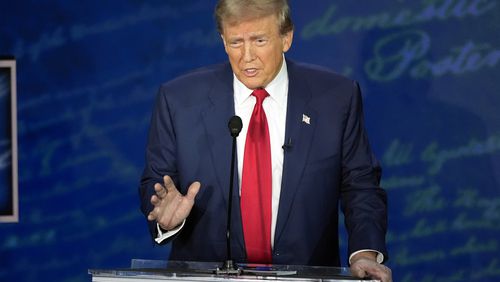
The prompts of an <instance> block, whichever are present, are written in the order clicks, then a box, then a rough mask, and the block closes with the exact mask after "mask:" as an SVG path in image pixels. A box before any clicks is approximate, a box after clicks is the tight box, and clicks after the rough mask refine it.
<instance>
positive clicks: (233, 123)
mask: <svg viewBox="0 0 500 282" xmlns="http://www.w3.org/2000/svg"><path fill="white" fill-rule="evenodd" d="M227 126H228V127H229V132H230V133H231V136H232V137H238V135H239V134H240V132H241V128H243V122H242V121H241V118H240V117H239V116H233V117H232V118H231V119H229V123H228V125H227Z"/></svg>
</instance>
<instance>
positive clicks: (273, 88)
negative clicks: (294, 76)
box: [233, 56, 288, 105]
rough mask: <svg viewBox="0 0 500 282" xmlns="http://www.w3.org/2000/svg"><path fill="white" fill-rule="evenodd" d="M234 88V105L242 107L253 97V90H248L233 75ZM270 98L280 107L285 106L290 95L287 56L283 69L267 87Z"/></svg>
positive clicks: (282, 65)
mask: <svg viewBox="0 0 500 282" xmlns="http://www.w3.org/2000/svg"><path fill="white" fill-rule="evenodd" d="M233 78H234V79H233V88H234V103H235V104H236V105H241V104H243V103H245V101H246V100H247V99H248V98H249V97H250V96H251V95H252V92H253V90H252V89H248V88H247V87H246V86H245V85H244V84H243V83H242V82H241V81H240V80H239V79H238V78H237V77H236V75H235V74H234V73H233ZM265 89H266V91H267V93H269V96H270V97H271V98H272V99H273V100H275V101H276V102H277V103H278V104H279V105H283V104H284V101H286V96H287V94H288V70H287V66H286V60H285V56H283V63H282V64H281V69H280V71H279V72H278V74H277V75H276V77H275V78H274V79H273V80H272V81H271V82H270V83H269V84H268V85H267V86H266V87H265Z"/></svg>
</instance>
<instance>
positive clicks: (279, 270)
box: [89, 259, 378, 282]
mask: <svg viewBox="0 0 500 282" xmlns="http://www.w3.org/2000/svg"><path fill="white" fill-rule="evenodd" d="M221 265H222V263H220V262H191V261H164V260H141V259H133V260H132V263H131V267H130V268H126V269H104V270H102V269H90V270H89V274H90V275H92V281H94V282H113V281H117V282H152V281H197V282H199V281H226V282H227V281H238V282H240V281H249V282H255V281H269V280H275V281H329V282H352V281H364V282H367V281H373V282H375V281H378V280H369V279H368V280H367V279H360V278H354V277H352V276H351V275H350V273H349V269H348V268H345V267H320V266H299V265H272V266H269V265H253V264H238V267H239V269H241V274H239V275H228V274H222V275H221V274H219V275H217V274H216V269H217V268H218V267H220V266H221Z"/></svg>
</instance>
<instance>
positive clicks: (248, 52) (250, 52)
mask: <svg viewBox="0 0 500 282" xmlns="http://www.w3.org/2000/svg"><path fill="white" fill-rule="evenodd" d="M254 59H255V52H254V49H253V46H252V44H251V43H246V44H245V46H244V48H243V60H244V61H245V62H251V61H253V60H254Z"/></svg>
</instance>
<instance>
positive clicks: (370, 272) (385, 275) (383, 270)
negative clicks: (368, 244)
mask: <svg viewBox="0 0 500 282" xmlns="http://www.w3.org/2000/svg"><path fill="white" fill-rule="evenodd" d="M351 273H352V275H354V276H356V277H360V278H366V277H368V276H369V277H373V278H376V279H380V280H381V281H382V282H392V273H391V269H390V268H388V267H387V266H385V265H383V264H379V263H377V262H374V261H371V260H369V259H364V258H362V259H359V260H357V261H356V262H354V263H353V264H351Z"/></svg>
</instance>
